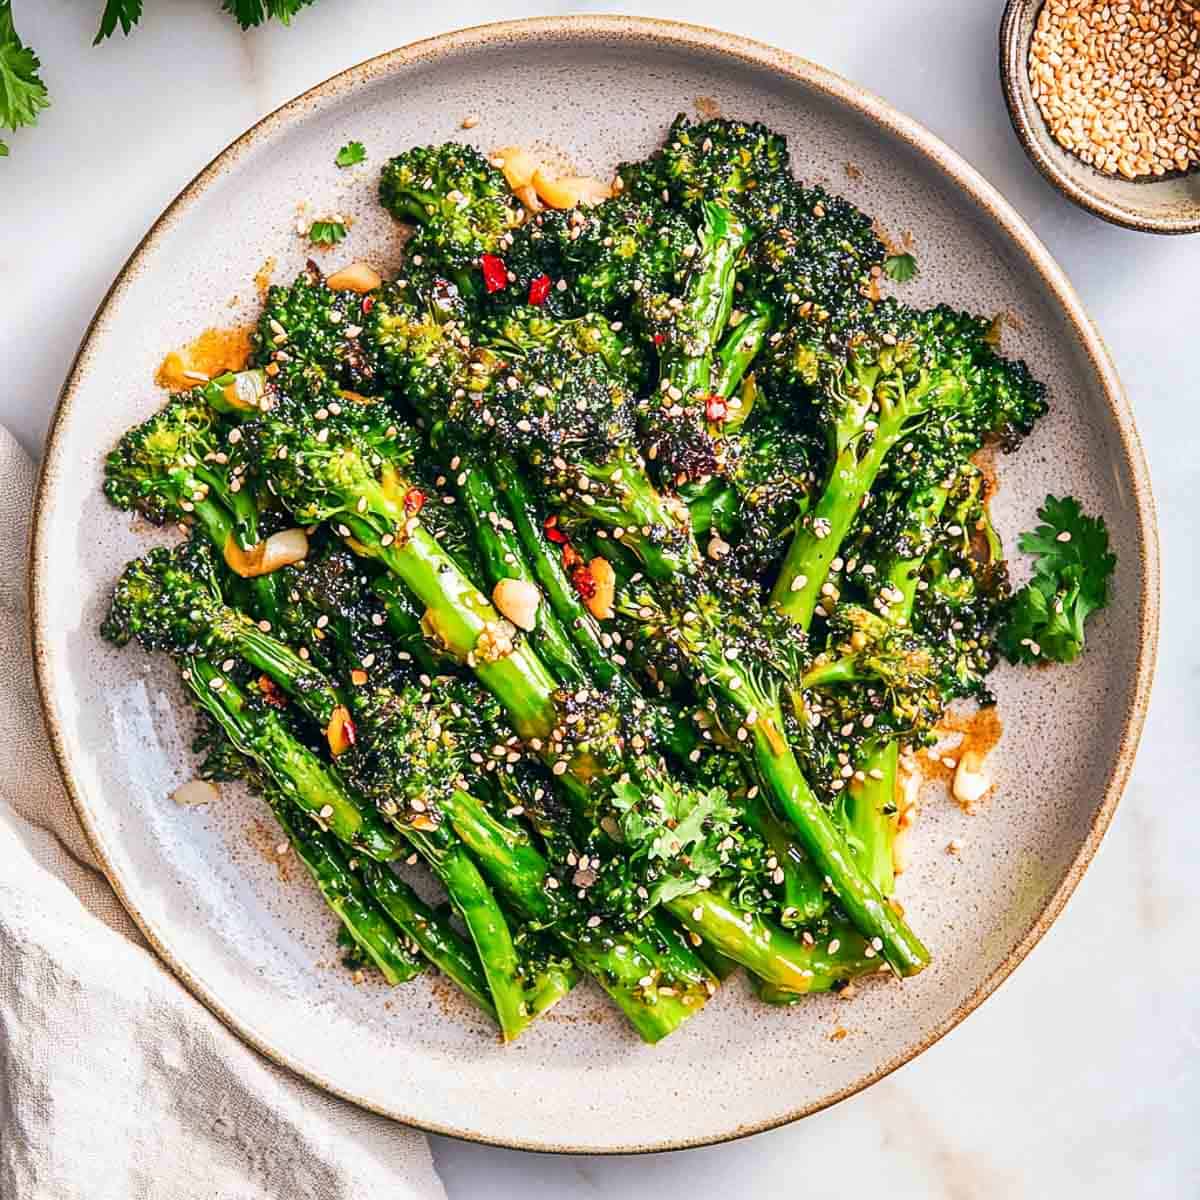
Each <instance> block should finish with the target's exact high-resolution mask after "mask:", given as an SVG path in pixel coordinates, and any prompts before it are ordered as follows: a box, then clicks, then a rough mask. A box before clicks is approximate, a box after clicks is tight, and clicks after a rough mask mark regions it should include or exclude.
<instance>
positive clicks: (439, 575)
mask: <svg viewBox="0 0 1200 1200" xmlns="http://www.w3.org/2000/svg"><path fill="white" fill-rule="evenodd" d="M342 519H343V521H344V523H345V524H346V526H347V527H348V528H349V529H350V530H351V533H352V534H353V536H354V538H355V541H356V542H357V543H358V544H359V545H360V546H361V547H362V549H363V552H364V553H366V554H368V555H370V556H371V557H374V558H377V559H379V561H380V562H382V563H383V565H384V566H385V567H387V569H388V570H389V571H391V572H393V574H395V575H396V576H397V578H399V579H400V580H401V581H402V582H403V583H404V584H405V585H406V586H407V587H408V589H409V590H410V591H411V592H412V593H413V594H414V595H415V596H416V598H417V599H418V600H419V601H420V602H421V603H422V604H423V605H425V621H426V624H427V625H428V626H429V627H430V628H431V630H432V632H433V634H434V636H435V637H436V639H437V641H438V642H440V643H441V645H442V646H443V647H444V648H445V649H446V650H448V651H449V652H450V653H451V654H452V655H453V656H454V657H455V658H457V659H458V660H459V661H460V662H465V663H466V664H467V665H468V666H470V667H471V668H472V670H473V671H474V672H475V674H476V676H477V677H478V678H479V681H480V682H481V683H482V684H483V685H484V686H485V687H487V688H488V689H489V690H490V691H491V692H492V693H493V694H494V695H495V696H496V698H497V699H498V700H499V701H500V702H501V703H502V704H503V705H504V706H505V708H506V709H507V710H508V713H509V717H510V719H511V720H512V723H513V728H514V729H515V730H516V732H517V734H518V736H520V737H522V738H526V739H528V738H545V737H547V736H548V735H549V733H550V731H551V730H552V729H553V728H554V722H555V720H556V715H555V706H554V692H555V687H556V685H555V682H554V679H553V677H552V676H551V675H550V673H549V671H547V670H546V667H545V665H544V664H543V663H542V661H541V659H539V658H538V657H537V655H536V654H535V653H534V652H533V649H532V647H530V646H529V645H528V644H527V643H525V642H517V643H515V644H514V645H513V647H512V649H511V650H510V651H508V652H507V653H501V654H500V656H499V657H495V658H493V657H492V655H491V652H490V651H489V650H488V648H487V647H488V645H489V644H490V643H491V642H492V639H493V638H494V637H495V635H496V634H497V632H498V631H499V630H500V629H501V625H500V614H499V613H497V612H496V610H495V609H494V608H493V607H492V604H491V602H490V601H489V600H488V599H487V597H486V596H484V595H483V593H482V592H480V590H479V589H478V588H477V587H476V586H475V585H474V584H473V583H472V582H471V581H470V580H469V579H468V578H467V577H466V576H465V575H464V574H463V573H462V571H461V570H460V569H459V568H458V566H457V564H456V563H455V562H454V560H453V559H452V558H450V556H449V555H448V554H446V552H445V551H444V550H443V549H442V548H441V546H440V545H438V543H437V540H436V539H435V538H433V537H432V536H431V535H430V534H429V532H428V531H427V530H426V529H425V528H424V526H422V525H420V524H419V523H414V524H413V526H412V528H411V530H410V532H409V533H408V534H407V535H406V536H405V537H404V539H403V541H400V540H397V541H395V542H393V543H392V544H391V545H388V546H384V545H382V544H381V543H380V541H379V538H378V535H377V534H376V533H375V531H374V529H373V528H372V527H371V526H370V525H368V524H367V523H366V522H365V521H363V520H361V519H359V518H357V517H355V516H351V515H350V514H346V515H345V516H344V517H343V518H342Z"/></svg>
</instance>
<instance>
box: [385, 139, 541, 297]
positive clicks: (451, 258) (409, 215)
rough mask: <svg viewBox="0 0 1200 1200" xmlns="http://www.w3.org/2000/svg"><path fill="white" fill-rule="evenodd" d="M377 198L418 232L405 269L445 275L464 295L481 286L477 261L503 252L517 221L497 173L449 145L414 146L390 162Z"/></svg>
mask: <svg viewBox="0 0 1200 1200" xmlns="http://www.w3.org/2000/svg"><path fill="white" fill-rule="evenodd" d="M379 199H380V202H381V203H382V204H383V207H384V208H386V209H387V210H388V212H390V213H391V214H392V216H393V217H395V218H396V219H397V220H401V221H411V222H414V223H415V224H416V225H417V227H418V229H417V233H416V234H414V235H413V238H412V239H411V241H410V242H409V244H408V254H409V263H410V264H411V267H412V268H413V270H414V271H416V272H422V273H424V274H426V275H428V274H429V273H430V272H434V273H436V274H440V275H442V276H445V277H446V278H447V279H450V280H453V281H454V283H455V284H457V285H458V287H459V289H460V290H461V291H462V292H463V293H464V294H472V295H474V294H478V293H480V292H482V291H483V290H484V289H485V284H484V281H483V277H482V276H481V274H480V271H479V266H480V259H481V258H482V256H483V255H485V254H501V253H503V251H504V249H505V248H506V245H507V240H508V236H509V234H510V231H511V230H513V229H514V228H515V227H516V226H517V225H518V224H519V222H520V206H519V205H518V204H517V202H516V199H515V198H514V196H513V195H512V192H511V191H510V190H509V187H508V184H507V183H506V182H505V179H504V176H503V175H502V174H501V173H500V172H499V171H498V170H497V169H496V168H495V167H493V166H492V165H491V163H489V162H488V160H487V159H486V158H484V157H483V155H482V154H480V153H479V151H478V150H474V149H472V148H471V147H470V146H463V145H459V144H458V143H455V142H446V143H445V144H443V145H441V146H416V147H414V148H413V149H411V150H406V151H405V152H404V153H403V154H398V155H397V156H396V157H395V158H393V159H391V160H390V161H389V162H388V163H387V165H386V166H385V167H384V168H383V173H382V175H381V177H380V181H379Z"/></svg>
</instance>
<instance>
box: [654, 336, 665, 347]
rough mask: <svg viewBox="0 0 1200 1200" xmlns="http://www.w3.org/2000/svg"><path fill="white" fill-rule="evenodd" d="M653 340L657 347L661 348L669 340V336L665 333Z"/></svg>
mask: <svg viewBox="0 0 1200 1200" xmlns="http://www.w3.org/2000/svg"><path fill="white" fill-rule="evenodd" d="M653 340H654V344H655V345H656V346H661V345H662V344H663V342H665V341H666V340H667V335H666V334H665V333H656V334H655V335H654V339H653Z"/></svg>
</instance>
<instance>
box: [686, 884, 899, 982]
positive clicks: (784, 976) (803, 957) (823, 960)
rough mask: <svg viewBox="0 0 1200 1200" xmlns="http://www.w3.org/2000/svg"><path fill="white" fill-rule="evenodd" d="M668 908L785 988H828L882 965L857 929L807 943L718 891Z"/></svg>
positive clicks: (701, 934) (736, 958)
mask: <svg viewBox="0 0 1200 1200" xmlns="http://www.w3.org/2000/svg"><path fill="white" fill-rule="evenodd" d="M664 907H665V908H666V909H667V910H668V911H669V912H670V913H671V914H672V915H673V916H674V917H675V918H676V920H678V921H679V922H680V923H681V924H683V925H684V926H685V927H686V928H688V929H690V930H691V931H692V932H693V933H695V934H696V935H697V936H698V937H701V938H703V939H704V941H705V942H707V943H708V944H709V945H710V946H713V947H715V948H716V949H717V950H719V951H720V952H721V953H722V954H724V955H726V956H727V957H729V958H731V959H733V960H734V961H735V962H739V963H741V964H742V965H743V966H744V967H746V968H748V969H749V970H750V971H752V972H753V973H754V974H755V975H757V976H758V977H759V978H760V979H762V980H763V981H764V982H765V983H767V984H768V985H771V986H774V987H776V988H779V989H780V990H781V991H785V992H791V993H798V994H803V993H806V992H824V991H828V990H829V989H830V988H832V987H833V985H834V984H835V983H837V982H838V981H839V980H845V979H851V978H853V977H855V976H857V975H865V974H867V973H868V972H870V971H877V970H878V969H879V960H878V958H876V957H875V956H874V954H873V953H870V950H871V948H870V946H868V945H867V944H866V942H864V940H863V938H862V937H861V935H860V934H859V933H858V932H857V931H856V930H853V929H845V930H839V931H838V932H837V934H836V935H835V936H834V937H833V938H831V939H830V941H828V942H823V943H822V944H819V945H818V944H816V943H814V944H813V945H812V946H809V945H806V944H805V943H804V942H803V941H801V940H800V939H799V938H794V937H792V936H791V935H790V934H788V933H785V932H784V931H783V930H782V929H778V928H776V927H775V926H773V925H771V924H769V923H768V922H766V921H763V920H762V919H761V918H759V917H756V916H752V915H751V914H748V913H744V912H743V911H742V910H741V909H739V908H738V907H736V906H735V905H733V904H730V903H729V902H728V901H727V900H726V899H725V898H724V897H723V896H721V895H719V894H718V893H716V892H703V893H695V894H693V895H691V896H679V897H677V898H676V899H674V900H669V901H667V903H666V905H664ZM830 947H832V948H833V949H832V952H831V950H830Z"/></svg>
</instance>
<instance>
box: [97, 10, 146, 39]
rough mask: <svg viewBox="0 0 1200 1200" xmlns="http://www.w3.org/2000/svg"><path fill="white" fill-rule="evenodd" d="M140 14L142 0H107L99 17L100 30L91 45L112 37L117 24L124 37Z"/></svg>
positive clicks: (139, 17)
mask: <svg viewBox="0 0 1200 1200" xmlns="http://www.w3.org/2000/svg"><path fill="white" fill-rule="evenodd" d="M141 16H142V0H108V2H107V3H106V4H105V6H104V13H103V15H102V16H101V17H100V32H99V33H97V34H96V40H95V41H94V42H92V45H93V46H98V45H99V44H100V43H101V42H102V41H104V39H105V38H108V37H112V35H113V34H114V33H115V32H116V29H117V26H118V25H120V26H121V32H122V33H123V34H125V36H126V37H128V36H129V33H130V30H132V29H133V27H134V26H135V25H136V24H137V23H138V21H139V20H140V19H141Z"/></svg>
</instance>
